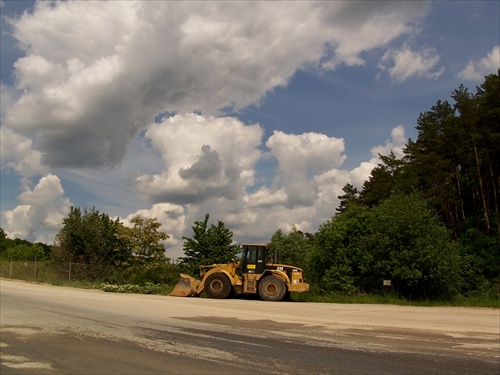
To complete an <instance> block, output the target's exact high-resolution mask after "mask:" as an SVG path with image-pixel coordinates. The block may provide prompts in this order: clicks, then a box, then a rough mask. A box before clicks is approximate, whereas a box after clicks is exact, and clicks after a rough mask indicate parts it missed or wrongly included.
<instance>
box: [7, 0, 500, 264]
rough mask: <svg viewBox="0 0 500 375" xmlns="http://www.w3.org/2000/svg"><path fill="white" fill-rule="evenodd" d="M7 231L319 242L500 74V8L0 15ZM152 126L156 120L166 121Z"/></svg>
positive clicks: (102, 8) (294, 5) (254, 7)
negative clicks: (108, 224)
mask: <svg viewBox="0 0 500 375" xmlns="http://www.w3.org/2000/svg"><path fill="white" fill-rule="evenodd" d="M0 4H1V8H0V10H1V12H2V14H1V17H2V18H1V25H2V45H1V89H2V102H1V131H2V134H1V135H2V138H1V140H2V145H1V147H2V148H1V152H2V160H1V163H2V164H1V168H2V169H1V173H2V178H1V210H2V213H1V227H2V228H3V229H4V230H5V231H6V232H7V233H8V235H9V236H11V237H20V238H26V239H28V240H31V241H43V242H47V243H51V242H52V241H53V239H54V235H55V233H57V230H58V228H60V222H61V220H62V218H64V217H65V216H66V215H67V213H68V211H69V207H70V206H72V205H73V206H77V207H82V208H85V207H87V208H92V207H95V208H96V209H98V210H99V211H101V212H105V213H107V214H109V215H110V216H112V217H115V216H118V217H120V218H121V219H122V220H123V222H124V223H125V224H127V223H128V222H129V220H130V219H131V218H132V217H133V216H134V215H142V216H145V217H155V218H157V219H158V220H159V221H160V222H161V223H162V229H163V230H164V231H165V232H166V233H168V234H169V236H170V238H169V240H168V241H167V242H166V248H167V255H168V256H171V257H177V256H180V255H182V250H181V248H182V236H190V234H191V229H190V227H191V225H192V224H193V221H194V220H197V219H200V218H202V217H203V216H204V214H205V213H207V212H208V213H210V215H211V218H212V219H213V220H214V221H217V220H222V221H224V222H225V223H226V226H227V227H228V228H230V229H231V230H233V231H234V235H235V240H236V241H238V242H246V241H259V242H261V241H268V240H269V239H270V237H271V236H272V234H273V233H274V231H276V230H277V229H279V228H281V229H283V230H285V231H287V230H289V229H290V228H292V227H293V226H295V227H296V228H298V229H300V230H303V231H309V232H314V231H316V230H317V228H318V226H319V225H320V224H321V223H323V222H324V221H325V220H327V219H329V218H330V217H331V216H332V215H333V214H334V213H335V208H336V207H337V205H338V199H337V197H338V195H341V194H342V187H343V186H344V185H345V184H346V183H352V184H354V185H355V186H357V187H359V188H360V187H361V186H362V183H363V181H364V180H366V179H367V178H368V176H369V174H370V171H371V169H372V168H373V167H374V166H376V165H377V162H378V160H377V153H382V154H388V153H389V152H390V151H391V150H392V151H394V152H395V153H396V154H398V155H400V154H401V150H402V148H403V147H404V145H405V143H406V142H407V140H408V138H409V137H411V138H413V139H415V138H416V132H415V124H416V121H417V119H418V116H419V114H420V113H421V112H424V111H426V110H428V109H430V107H431V106H432V105H433V104H435V103H436V101H437V100H440V99H441V100H448V99H450V95H451V92H452V91H453V90H454V89H456V88H457V87H458V86H459V85H460V84H461V83H463V84H464V85H466V86H467V87H469V88H470V89H471V91H474V90H475V87H476V86H477V85H479V84H481V83H482V82H483V80H484V76H485V75H487V74H491V73H496V71H497V69H499V67H500V50H499V45H500V41H499V35H500V26H499V19H500V10H499V7H500V5H499V2H498V1H438V2H423V1H419V2H416V1H409V2H403V1H400V2H394V1H388V2H383V1H382V2H378V1H366V2H363V1H356V2H340V1H335V2H248V3H246V2H201V3H198V2H162V1H158V2H155V1H147V2H133V1H124V2H120V1H111V2H83V1H80V2H71V1H69V2H40V3H36V4H35V2H32V1H5V0H4V1H2V2H1V3H0ZM155 119H156V120H155Z"/></svg>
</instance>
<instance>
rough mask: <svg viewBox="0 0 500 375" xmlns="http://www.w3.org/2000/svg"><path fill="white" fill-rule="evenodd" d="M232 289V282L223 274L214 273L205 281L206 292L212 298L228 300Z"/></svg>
mask: <svg viewBox="0 0 500 375" xmlns="http://www.w3.org/2000/svg"><path fill="white" fill-rule="evenodd" d="M232 289H233V286H232V285H231V281H230V280H229V278H228V277H227V276H226V275H224V274H223V273H221V272H217V273H213V274H211V275H210V276H208V277H207V279H206V280H205V292H207V295H208V296H209V297H210V298H216V299H223V298H227V297H228V296H229V294H231V290H232Z"/></svg>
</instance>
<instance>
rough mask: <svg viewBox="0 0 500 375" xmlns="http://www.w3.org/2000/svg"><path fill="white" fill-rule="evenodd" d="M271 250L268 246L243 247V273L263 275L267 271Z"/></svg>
mask: <svg viewBox="0 0 500 375" xmlns="http://www.w3.org/2000/svg"><path fill="white" fill-rule="evenodd" d="M268 254H269V248H268V247H267V246H266V245H243V254H242V259H241V271H242V272H243V273H255V274H259V275H260V274H262V273H263V272H264V270H265V269H266V263H267V260H268Z"/></svg>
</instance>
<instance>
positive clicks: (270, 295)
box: [259, 275, 286, 301]
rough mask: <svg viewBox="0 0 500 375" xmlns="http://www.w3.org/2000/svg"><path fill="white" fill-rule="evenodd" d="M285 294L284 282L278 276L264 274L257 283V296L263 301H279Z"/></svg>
mask: <svg viewBox="0 0 500 375" xmlns="http://www.w3.org/2000/svg"><path fill="white" fill-rule="evenodd" d="M285 294H286V286H285V283H284V282H283V280H281V279H280V278H279V277H276V276H274V275H271V276H266V277H264V279H262V281H261V282H260V283H259V296H260V298H262V299H263V300H264V301H281V300H282V299H283V298H284V297H285Z"/></svg>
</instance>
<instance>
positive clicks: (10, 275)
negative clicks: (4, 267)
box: [9, 257, 12, 279]
mask: <svg viewBox="0 0 500 375" xmlns="http://www.w3.org/2000/svg"><path fill="white" fill-rule="evenodd" d="M9 279H12V257H11V258H10V268H9Z"/></svg>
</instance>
